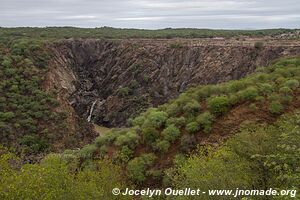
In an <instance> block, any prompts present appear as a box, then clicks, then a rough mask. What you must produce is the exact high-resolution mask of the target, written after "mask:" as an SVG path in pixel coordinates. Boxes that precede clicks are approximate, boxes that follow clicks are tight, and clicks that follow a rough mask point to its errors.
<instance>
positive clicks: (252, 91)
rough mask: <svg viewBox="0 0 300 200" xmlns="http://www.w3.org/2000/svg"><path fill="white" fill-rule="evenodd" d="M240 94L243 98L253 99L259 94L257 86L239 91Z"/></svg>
mask: <svg viewBox="0 0 300 200" xmlns="http://www.w3.org/2000/svg"><path fill="white" fill-rule="evenodd" d="M238 95H239V97H240V98H241V99H242V100H253V99H255V98H256V97H257V96H258V91H257V89H256V88H255V87H253V86H250V87H248V88H246V89H245V90H242V91H240V92H238Z"/></svg>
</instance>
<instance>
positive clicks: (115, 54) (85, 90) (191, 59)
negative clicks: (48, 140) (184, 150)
mask: <svg viewBox="0 0 300 200" xmlns="http://www.w3.org/2000/svg"><path fill="white" fill-rule="evenodd" d="M51 49H52V51H53V54H54V57H53V59H52V60H51V62H50V65H51V67H50V71H49V75H48V80H47V81H46V82H47V83H46V85H48V86H47V87H50V88H56V89H57V90H58V91H59V93H60V94H61V95H60V98H61V99H63V100H64V101H65V102H67V104H70V105H72V107H73V108H74V110H75V111H76V113H77V114H78V115H79V116H81V117H83V118H84V119H86V120H88V121H91V122H93V123H96V124H100V125H104V126H108V127H120V126H124V125H126V122H127V120H128V119H129V118H130V117H132V116H135V115H136V114H138V113H140V112H141V111H143V110H145V109H146V108H148V107H150V106H157V105H160V104H162V103H164V102H166V101H168V100H170V99H172V98H174V97H176V96H177V95H178V94H179V93H181V92H183V91H184V90H185V89H186V88H188V87H190V86H193V85H199V84H210V83H219V82H224V81H228V80H232V79H239V78H241V77H244V76H245V75H247V74H249V73H251V72H253V71H254V70H255V68H256V67H257V66H267V65H269V64H270V63H271V62H272V61H273V60H274V59H276V58H279V57H282V56H293V55H297V54H299V53H300V46H299V45H286V44H283V45H281V44H277V45H274V44H272V43H265V44H264V46H263V47H255V45H254V43H253V44H252V43H247V44H240V43H237V42H233V43H230V42H229V43H224V42H222V41H214V40H211V41H206V40H205V41H204V42H202V41H201V40H175V39H173V40H92V39H89V40H62V41H60V42H56V43H54V44H52V45H51Z"/></svg>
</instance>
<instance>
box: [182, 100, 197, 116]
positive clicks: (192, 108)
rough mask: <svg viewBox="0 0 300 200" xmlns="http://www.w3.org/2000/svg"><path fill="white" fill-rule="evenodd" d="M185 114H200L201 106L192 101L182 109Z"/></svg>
mask: <svg viewBox="0 0 300 200" xmlns="http://www.w3.org/2000/svg"><path fill="white" fill-rule="evenodd" d="M182 110H183V112H184V113H185V114H188V115H189V114H195V113H196V112H198V111H199V110H200V104H199V103H198V102H197V101H196V100H192V101H189V102H187V103H186V104H185V105H184V106H183V108H182Z"/></svg>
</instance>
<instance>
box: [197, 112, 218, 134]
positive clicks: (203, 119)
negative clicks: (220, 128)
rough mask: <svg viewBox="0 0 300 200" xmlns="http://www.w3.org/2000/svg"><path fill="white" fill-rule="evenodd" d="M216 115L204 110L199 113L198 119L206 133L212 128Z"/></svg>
mask: <svg viewBox="0 0 300 200" xmlns="http://www.w3.org/2000/svg"><path fill="white" fill-rule="evenodd" d="M213 120H214V116H213V115H212V114H211V113H210V112H204V113H202V114H200V115H198V117H197V119H196V121H197V122H198V124H200V126H201V127H202V128H203V130H204V132H205V133H209V132H210V131H211V129H212V123H213Z"/></svg>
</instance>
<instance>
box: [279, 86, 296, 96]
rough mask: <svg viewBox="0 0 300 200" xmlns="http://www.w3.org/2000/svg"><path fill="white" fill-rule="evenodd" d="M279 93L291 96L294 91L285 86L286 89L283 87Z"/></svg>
mask: <svg viewBox="0 0 300 200" xmlns="http://www.w3.org/2000/svg"><path fill="white" fill-rule="evenodd" d="M279 92H280V93H281V94H283V95H289V94H291V93H292V92H293V91H292V90H291V89H290V88H289V87H286V86H284V87H281V88H280V89H279Z"/></svg>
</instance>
